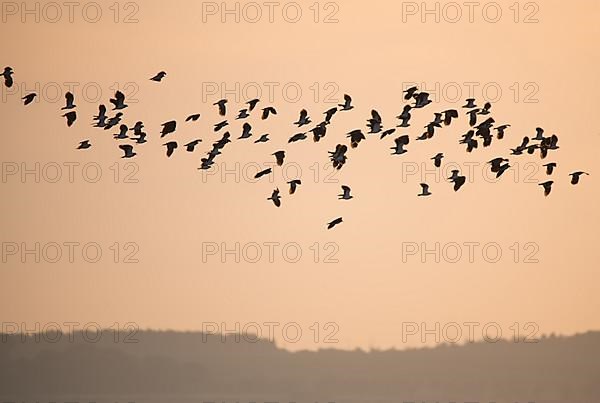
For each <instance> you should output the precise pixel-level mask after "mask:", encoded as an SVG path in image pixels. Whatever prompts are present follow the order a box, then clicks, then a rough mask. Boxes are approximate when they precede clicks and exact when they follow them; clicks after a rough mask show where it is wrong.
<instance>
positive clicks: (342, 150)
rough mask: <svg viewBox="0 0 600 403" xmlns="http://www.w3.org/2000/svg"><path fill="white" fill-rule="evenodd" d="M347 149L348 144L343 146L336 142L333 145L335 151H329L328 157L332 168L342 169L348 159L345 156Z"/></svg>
mask: <svg viewBox="0 0 600 403" xmlns="http://www.w3.org/2000/svg"><path fill="white" fill-rule="evenodd" d="M347 151H348V146H345V145H343V144H338V145H337V146H336V147H335V151H329V159H330V160H331V161H332V162H333V167H334V168H336V169H342V167H343V166H344V164H345V163H346V161H347V159H348V157H346V152H347Z"/></svg>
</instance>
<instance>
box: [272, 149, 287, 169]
mask: <svg viewBox="0 0 600 403" xmlns="http://www.w3.org/2000/svg"><path fill="white" fill-rule="evenodd" d="M272 155H274V156H275V160H276V161H277V165H279V166H282V165H283V160H284V159H285V151H276V152H274V153H273V154H272Z"/></svg>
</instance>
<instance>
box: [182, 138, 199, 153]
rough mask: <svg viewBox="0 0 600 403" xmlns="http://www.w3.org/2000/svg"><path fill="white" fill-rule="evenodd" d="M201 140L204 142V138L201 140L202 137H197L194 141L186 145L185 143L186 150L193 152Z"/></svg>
mask: <svg viewBox="0 0 600 403" xmlns="http://www.w3.org/2000/svg"><path fill="white" fill-rule="evenodd" d="M201 142H202V140H200V139H196V140H194V141H190V142H189V143H187V144H186V145H184V147H185V150H186V151H187V152H188V153H193V152H194V149H195V148H196V146H197V145H198V144H200V143H201Z"/></svg>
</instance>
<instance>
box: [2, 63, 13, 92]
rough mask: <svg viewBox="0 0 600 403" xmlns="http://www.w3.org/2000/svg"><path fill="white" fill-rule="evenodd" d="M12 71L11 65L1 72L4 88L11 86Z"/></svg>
mask: <svg viewBox="0 0 600 403" xmlns="http://www.w3.org/2000/svg"><path fill="white" fill-rule="evenodd" d="M13 73H14V71H13V69H12V68H11V67H5V68H4V72H3V73H2V77H4V85H6V88H10V87H12V86H13V78H12V75H13Z"/></svg>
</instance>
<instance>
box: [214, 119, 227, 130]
mask: <svg viewBox="0 0 600 403" xmlns="http://www.w3.org/2000/svg"><path fill="white" fill-rule="evenodd" d="M228 125H229V122H228V121H226V120H224V121H222V122H219V123H217V124H216V125H215V128H214V131H215V132H218V131H219V130H221V129H222V128H224V127H225V126H228Z"/></svg>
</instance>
